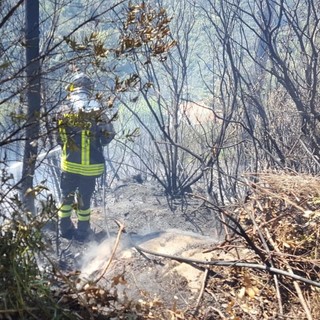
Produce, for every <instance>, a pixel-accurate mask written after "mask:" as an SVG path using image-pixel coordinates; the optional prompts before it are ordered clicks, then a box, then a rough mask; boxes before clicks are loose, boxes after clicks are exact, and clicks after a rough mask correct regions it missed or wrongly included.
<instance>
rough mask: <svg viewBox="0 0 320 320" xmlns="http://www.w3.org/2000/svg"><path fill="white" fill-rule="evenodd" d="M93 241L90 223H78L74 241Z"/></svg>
mask: <svg viewBox="0 0 320 320" xmlns="http://www.w3.org/2000/svg"><path fill="white" fill-rule="evenodd" d="M93 239H94V232H93V230H92V229H91V228H90V221H78V229H77V235H76V240H78V241H81V242H84V241H91V240H93Z"/></svg>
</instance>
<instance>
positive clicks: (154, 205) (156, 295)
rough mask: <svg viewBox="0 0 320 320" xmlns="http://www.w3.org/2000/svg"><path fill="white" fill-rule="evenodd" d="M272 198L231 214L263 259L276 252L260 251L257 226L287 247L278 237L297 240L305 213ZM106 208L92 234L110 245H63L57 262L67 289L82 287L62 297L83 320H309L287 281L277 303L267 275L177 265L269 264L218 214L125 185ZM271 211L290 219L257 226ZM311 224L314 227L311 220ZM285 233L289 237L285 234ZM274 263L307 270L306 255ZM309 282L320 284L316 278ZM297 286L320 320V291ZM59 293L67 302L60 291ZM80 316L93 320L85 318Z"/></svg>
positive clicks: (111, 192)
mask: <svg viewBox="0 0 320 320" xmlns="http://www.w3.org/2000/svg"><path fill="white" fill-rule="evenodd" d="M276 178H277V175H276V176H275V177H273V176H272V179H273V180H272V183H275V179H276ZM283 181H286V180H285V179H281V181H280V182H279V183H278V182H277V183H276V184H275V185H276V187H273V186H272V184H271V182H268V183H269V185H271V186H272V188H274V194H275V195H276V196H277V197H279V192H278V191H277V190H278V187H279V185H281V186H282V185H283ZM319 183H320V182H319ZM290 185H291V184H290ZM319 185H320V184H319ZM263 186H264V187H265V185H263ZM300 189H301V188H300ZM269 195H270V191H268V193H266V195H265V193H264V192H263V193H262V194H260V193H257V194H256V198H252V202H251V201H249V202H248V204H246V205H245V206H243V207H241V206H239V207H238V208H231V211H229V212H236V214H237V215H238V216H239V217H240V221H241V223H242V225H243V226H244V227H245V229H246V232H247V235H249V238H248V239H249V241H250V239H253V240H254V241H255V243H256V245H258V246H257V247H256V249H255V250H258V251H260V253H262V254H263V255H266V257H268V254H270V252H268V251H265V250H264V249H263V243H261V241H260V238H259V234H258V233H257V232H256V227H253V226H255V224H254V223H256V222H257V223H261V225H262V226H264V227H263V228H264V229H263V230H264V231H265V232H267V231H268V232H270V233H271V234H272V235H273V234H274V236H275V239H276V241H278V243H279V246H280V245H281V246H282V247H283V245H282V243H284V244H287V243H288V241H287V240H286V242H284V240H283V239H280V238H279V235H282V234H283V236H286V235H287V236H289V235H290V236H291V233H292V234H296V231H295V229H294V228H293V227H295V226H296V225H298V224H296V223H295V222H294V220H292V219H291V218H290V219H291V220H292V221H291V220H290V219H289V218H288V217H292V218H293V219H294V217H297V218H298V217H299V215H300V213H299V212H298V211H299V210H300V209H299V208H300V207H299V208H298V209H299V210H298V211H297V207H295V206H292V207H290V206H288V203H289V204H290V203H291V204H292V203H293V202H292V201H291V200H290V201H291V202H288V200H286V198H285V195H282V196H281V199H280V200H279V201H280V202H279V201H278V202H279V203H278V202H277V203H275V205H274V206H273V202H270V199H269ZM96 198H97V201H98V202H99V203H100V204H101V203H102V201H101V198H102V191H101V192H100V191H99V192H97V195H96ZM257 204H258V206H257ZM103 208H104V207H103V206H102V205H98V206H96V207H95V208H94V210H93V214H92V227H93V228H94V229H95V230H96V232H97V233H98V232H100V231H104V232H105V234H106V236H105V237H103V238H101V239H100V240H99V241H92V242H90V243H87V244H79V243H77V242H75V241H72V242H68V241H65V240H60V243H59V252H60V253H59V257H60V262H64V263H65V265H64V264H63V263H62V268H61V271H62V274H63V276H62V278H63V282H64V283H65V282H66V279H67V280H68V281H67V282H68V283H69V284H70V283H71V284H75V287H73V289H72V290H71V291H70V287H69V291H67V292H65V293H64V295H63V296H64V297H65V299H66V301H65V303H67V304H69V305H72V308H74V310H76V311H77V313H78V314H79V315H80V313H79V310H81V309H86V311H88V310H90V312H91V313H93V315H94V317H92V319H203V320H204V319H224V320H226V319H228V320H240V319H270V320H271V319H307V318H306V316H305V315H306V309H305V308H304V309H303V308H302V302H303V301H302V300H303V299H302V298H301V297H298V295H297V294H296V293H295V287H293V281H292V279H290V277H289V278H288V277H287V278H285V277H284V278H282V277H278V278H277V279H278V281H280V290H281V292H282V293H281V298H280V297H279V296H278V293H279V291H278V289H276V287H275V278H274V276H273V275H272V274H271V273H270V272H267V271H261V270H257V269H255V268H252V269H251V268H247V267H243V268H241V267H238V268H234V267H232V265H230V266H229V267H228V266H208V265H207V264H205V263H190V262H188V263H186V262H183V261H181V260H178V259H176V258H177V257H178V258H181V257H182V258H187V259H193V260H198V261H212V260H215V261H217V260H221V261H229V262H230V261H231V264H232V261H240V262H241V261H243V262H246V261H248V262H253V263H256V264H260V265H261V264H263V261H262V258H261V256H259V254H257V252H256V251H255V250H252V248H253V247H252V246H250V245H249V246H248V242H247V241H244V239H243V238H242V239H241V237H240V238H239V237H233V238H232V239H231V240H230V239H229V240H228V241H226V239H225V238H226V237H225V233H224V228H223V226H222V225H221V223H220V222H219V220H218V218H217V216H218V213H217V212H215V211H214V210H213V209H209V208H208V207H207V206H206V205H205V204H204V201H203V200H201V199H199V198H188V199H187V201H181V199H179V200H176V201H173V202H171V203H170V205H169V204H168V201H167V198H166V197H165V195H164V194H163V192H162V191H161V189H160V188H159V187H158V186H157V185H156V184H155V183H152V182H145V183H142V184H141V183H136V182H134V181H126V182H119V183H117V185H114V186H112V188H110V189H108V190H107V192H106V201H105V210H104V209H103ZM253 212H254V213H255V216H254V217H253V216H252V213H253ZM270 212H272V214H273V215H275V217H276V218H277V219H284V220H283V221H282V220H281V221H280V222H277V224H274V225H273V226H272V224H271V225H270V223H269V222H268V221H267V220H266V221H265V220H263V221H261V222H260V220H259V219H270V217H269V215H270ZM287 212H288V213H287ZM288 214H289V216H287V215H288ZM274 219H275V218H272V219H271V220H270V221H271V223H272V221H274ZM310 219H311V218H310ZM312 219H313V218H312ZM255 221H256V222H255ZM290 221H291V222H290ZM287 222H288V223H287ZM307 222H308V223H307V224H306V226H307V227H308V228H309V224H310V223H311V222H312V223H313V220H310V221H307ZM286 225H288V227H287V229H286V231H285V233H281V234H278V232H280V231H281V230H282V229H283V226H286ZM266 226H267V227H266ZM269 228H270V229H269ZM280 229H281V230H280ZM291 229H292V230H291ZM311 230H312V229H311ZM282 240H283V241H282ZM270 241H271V240H270ZM317 241H318V240H317ZM291 243H292V242H291ZM315 243H318V242H315ZM291 246H292V245H291ZM317 246H318V245H316V246H314V245H313V247H312V248H316V247H317ZM315 252H316V253H314V254H317V250H315ZM275 253H276V252H275ZM293 253H294V252H293ZM303 254H305V253H303ZM314 254H313V256H314ZM273 257H274V260H273V261H274V262H275V263H277V265H276V266H277V267H278V268H280V269H284V270H286V265H287V264H288V260H287V259H289V257H294V259H293V258H292V260H290V263H292V264H294V263H295V261H298V263H297V265H298V266H299V268H300V266H303V264H304V263H307V262H308V261H307V260H306V259H304V260H303V259H302V258H301V259H302V260H301V262H300V257H298V256H294V255H291V256H289V255H288V256H286V255H279V254H278V255H274V256H273ZM290 259H291V258H290ZM314 261H315V260H310V265H311V266H312V270H315V272H316V271H317V270H318V269H317V270H316V268H317V267H316V262H314ZM301 263H302V264H301ZM308 263H309V262H308ZM301 270H302V269H301ZM301 274H302V273H301ZM302 275H303V276H305V277H308V275H304V274H302ZM310 277H311V278H313V279H314V280H316V277H314V275H313V274H310ZM300 286H301V289H302V290H303V294H304V295H305V297H306V299H308V302H307V303H308V304H309V306H310V307H309V311H307V312H309V313H310V314H312V315H316V316H315V317H314V318H312V317H308V319H311V318H312V319H320V309H319V308H318V306H319V305H320V293H319V291H318V288H315V289H314V288H311V287H307V286H305V285H304V283H303V282H300ZM58 291H59V290H58ZM58 294H59V295H61V290H60V291H59V292H58ZM66 297H67V298H66ZM79 297H80V298H81V299H79ZM68 299H69V300H68ZM75 299H76V301H78V305H76V306H74V301H75ZM81 301H82V302H81ZM84 301H85V302H84ZM318 315H319V317H318ZM82 317H83V318H87V313H86V315H82Z"/></svg>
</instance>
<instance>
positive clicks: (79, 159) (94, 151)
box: [58, 73, 115, 241]
mask: <svg viewBox="0 0 320 320" xmlns="http://www.w3.org/2000/svg"><path fill="white" fill-rule="evenodd" d="M67 90H68V91H69V96H68V100H69V101H68V104H66V105H65V106H63V107H62V108H61V110H60V112H59V116H58V128H59V139H58V140H59V143H60V145H61V149H62V153H61V185H60V187H61V199H60V202H61V204H60V207H59V211H58V217H59V232H60V235H61V236H62V237H63V238H67V239H72V238H75V239H76V240H78V241H86V240H87V239H89V238H90V237H91V236H92V235H93V234H94V232H93V230H92V229H91V227H90V214H91V209H90V203H91V198H92V195H93V193H94V190H95V184H96V178H98V177H100V176H101V175H102V174H103V173H104V171H105V159H104V155H103V146H106V145H107V144H109V143H110V142H111V141H112V139H113V138H114V136H115V131H114V128H113V125H112V123H111V121H110V120H109V118H108V117H107V115H106V113H105V108H103V106H102V105H100V102H99V101H97V100H93V99H92V93H93V82H92V80H91V79H90V78H89V77H88V76H87V75H86V74H84V73H77V74H76V75H75V76H74V77H73V78H72V80H71V83H70V84H69V85H68V87H67ZM73 210H75V211H76V216H77V228H76V227H75V225H74V224H73V222H72V220H71V217H72V213H73Z"/></svg>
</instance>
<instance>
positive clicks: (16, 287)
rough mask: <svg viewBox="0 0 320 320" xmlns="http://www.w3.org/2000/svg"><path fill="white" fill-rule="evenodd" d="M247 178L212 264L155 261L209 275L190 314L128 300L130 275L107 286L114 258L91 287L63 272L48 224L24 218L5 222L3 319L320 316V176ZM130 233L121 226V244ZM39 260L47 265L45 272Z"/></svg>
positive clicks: (228, 211)
mask: <svg viewBox="0 0 320 320" xmlns="http://www.w3.org/2000/svg"><path fill="white" fill-rule="evenodd" d="M253 178H254V179H253ZM246 179H247V184H248V187H249V188H250V196H249V197H248V198H247V199H246V201H244V202H243V203H238V204H235V205H233V206H229V207H224V208H218V209H219V211H220V214H221V221H222V222H223V223H225V224H226V225H225V228H226V237H225V239H224V241H222V242H221V243H219V244H218V245H214V246H212V245H211V246H208V248H207V249H206V250H205V251H206V252H210V253H211V254H212V258H211V260H208V261H198V260H193V259H185V258H183V257H170V256H165V255H161V254H159V255H158V256H157V257H155V259H154V261H157V263H162V264H166V263H167V262H168V261H170V260H175V261H176V262H177V263H189V264H192V265H193V266H195V267H197V268H198V269H201V270H202V272H203V283H202V287H201V290H200V291H199V292H198V298H197V300H196V302H193V303H190V304H189V305H188V306H187V307H185V308H181V307H179V306H177V305H175V304H174V303H173V304H170V305H168V303H166V302H165V301H164V300H161V297H158V298H150V297H147V295H146V299H144V300H143V301H142V300H138V301H134V300H132V299H129V298H128V297H125V296H123V295H122V296H121V298H120V296H119V293H118V291H117V285H118V284H121V285H122V286H123V287H125V286H126V275H125V274H119V275H118V276H116V277H114V278H113V279H110V281H109V283H110V286H109V287H108V288H106V287H105V286H103V285H102V282H101V281H100V280H101V279H102V278H103V277H104V275H105V272H106V271H107V270H108V268H109V266H110V265H111V263H112V259H113V257H114V256H113V255H111V256H110V259H109V261H106V263H105V265H104V266H103V268H102V270H98V271H99V272H98V274H99V277H97V278H96V279H95V280H91V281H87V282H86V283H83V281H80V274H79V272H78V271H77V270H69V271H65V270H62V269H61V268H60V266H59V265H58V264H57V263H56V262H55V261H53V260H52V259H51V258H50V256H49V255H48V254H47V252H46V245H47V244H48V243H47V241H48V239H46V238H45V237H43V235H42V233H41V232H39V228H41V227H42V226H41V225H40V224H39V221H36V220H34V219H33V218H32V217H29V218H27V219H18V218H17V213H16V214H15V215H14V216H12V220H11V221H10V223H7V224H2V225H1V246H0V270H1V276H0V281H1V293H0V319H224V320H227V319H228V320H240V319H308V320H311V319H314V320H316V319H319V318H320V281H319V279H320V179H319V178H317V177H313V176H310V175H303V174H295V173H284V172H282V173H279V172H277V173H271V172H266V173H261V174H259V175H255V176H254V177H252V176H250V175H248V176H247V177H246ZM253 181H254V182H253ZM205 205H206V206H207V207H208V208H211V209H215V210H217V207H216V206H214V205H213V204H211V203H209V202H206V204H205ZM44 221H45V220H44ZM122 232H123V226H121V225H119V233H118V238H117V239H119V238H120V237H121V233H122ZM118 244H119V242H118V241H115V243H114V249H116V247H117V245H118ZM138 249H139V248H138ZM140 249H141V248H140ZM142 251H143V250H142ZM141 253H143V252H141ZM39 254H41V255H42V258H44V259H47V266H49V267H47V268H46V269H45V270H43V269H41V268H39V263H38V256H39ZM144 254H145V255H148V256H149V257H152V256H153V253H152V252H145V253H144ZM141 259H142V255H141ZM150 259H151V258H150ZM151 261H153V260H152V259H151Z"/></svg>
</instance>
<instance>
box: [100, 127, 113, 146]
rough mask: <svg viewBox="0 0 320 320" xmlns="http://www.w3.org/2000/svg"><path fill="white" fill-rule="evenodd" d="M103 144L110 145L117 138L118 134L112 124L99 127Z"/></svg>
mask: <svg viewBox="0 0 320 320" xmlns="http://www.w3.org/2000/svg"><path fill="white" fill-rule="evenodd" d="M99 131H100V137H101V144H102V145H107V144H109V143H110V142H111V141H112V140H113V139H114V137H115V135H116V133H115V130H114V127H113V124H112V123H111V122H108V123H105V124H102V125H99Z"/></svg>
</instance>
